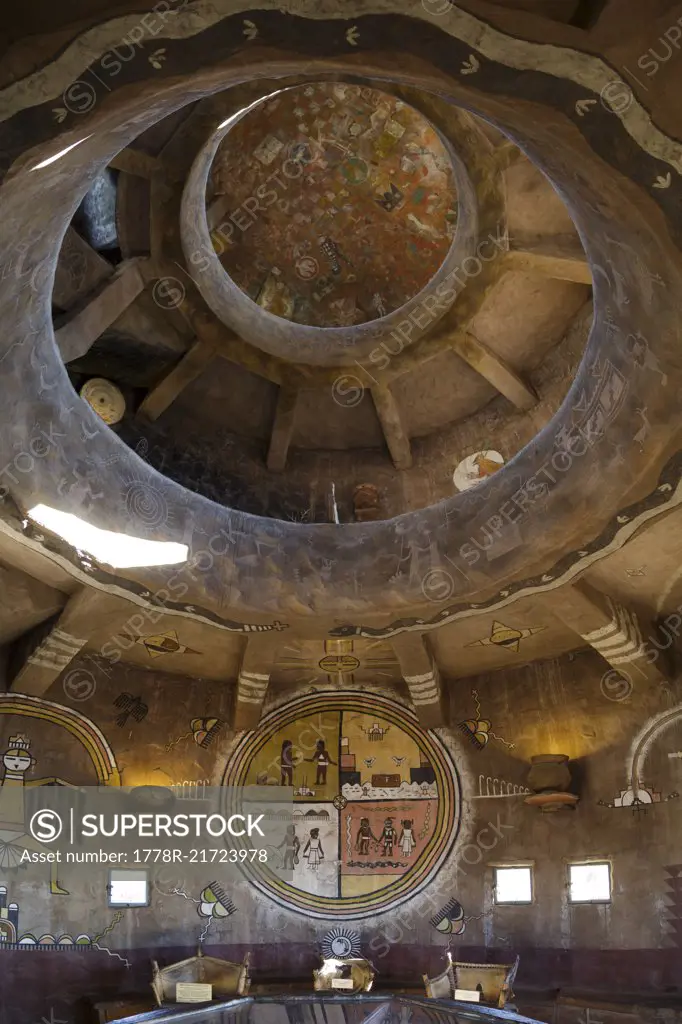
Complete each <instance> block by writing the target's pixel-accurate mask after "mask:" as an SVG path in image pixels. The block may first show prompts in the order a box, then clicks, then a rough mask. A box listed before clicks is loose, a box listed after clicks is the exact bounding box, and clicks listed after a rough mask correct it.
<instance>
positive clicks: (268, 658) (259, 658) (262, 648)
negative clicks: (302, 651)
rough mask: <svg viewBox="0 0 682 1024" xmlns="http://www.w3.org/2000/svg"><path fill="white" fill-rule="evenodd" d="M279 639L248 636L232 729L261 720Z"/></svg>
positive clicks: (250, 725)
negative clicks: (272, 639) (271, 639)
mask: <svg viewBox="0 0 682 1024" xmlns="http://www.w3.org/2000/svg"><path fill="white" fill-rule="evenodd" d="M280 646H281V641H277V640H275V641H270V640H267V639H265V638H264V637H263V636H258V637H249V638H248V639H247V641H246V647H245V649H244V654H243V656H242V663H241V666H240V669H239V675H238V677H237V687H236V694H235V707H234V721H233V729H234V730H235V732H240V731H241V730H244V729H245V730H251V729H255V728H256V727H257V725H258V723H259V722H260V719H261V714H262V712H263V704H264V703H265V698H266V696H267V692H268V686H269V684H270V675H271V673H272V668H273V665H274V663H275V658H276V656H277V651H278V650H279V648H280Z"/></svg>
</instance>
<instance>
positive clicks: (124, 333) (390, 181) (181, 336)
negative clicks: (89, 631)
mask: <svg viewBox="0 0 682 1024" xmlns="http://www.w3.org/2000/svg"><path fill="white" fill-rule="evenodd" d="M385 88H386V91H381V90H377V89H374V88H371V87H369V85H368V84H366V83H364V82H360V83H357V84H351V83H348V82H331V81H327V82H320V81H313V82H310V81H308V80H305V79H298V80H296V81H295V84H294V85H293V86H291V87H290V88H285V89H282V88H281V83H280V82H279V81H278V80H271V81H261V82H256V83H251V84H249V85H248V86H247V85H242V86H238V87H235V88H233V89H230V90H227V91H225V92H220V93H217V94H215V95H214V96H212V97H210V98H207V99H204V100H203V101H201V102H200V103H197V104H194V105H193V107H192V109H191V112H190V113H189V114H188V112H187V110H185V111H183V112H182V113H178V114H173V115H170V116H169V117H167V118H165V119H164V120H162V121H161V122H159V123H158V124H157V125H155V126H154V128H152V129H150V130H149V131H147V132H145V133H144V134H142V135H141V136H140V137H139V138H138V139H137V140H136V142H135V145H134V147H129V148H128V149H127V150H126V151H125V153H124V154H122V155H120V156H119V157H118V158H117V159H116V161H115V162H114V164H113V165H112V166H111V167H109V168H108V169H107V171H106V177H107V190H106V193H107V197H108V198H107V203H106V204H104V203H99V205H98V201H97V196H98V195H100V194H102V189H101V188H100V189H99V191H98V189H97V187H95V188H93V190H92V191H91V195H90V197H89V201H88V202H87V203H84V204H83V205H82V208H81V211H80V214H79V219H78V221H77V222H74V225H73V226H72V228H71V229H69V231H68V232H67V235H66V237H65V239H64V244H63V248H62V253H61V256H60V260H59V263H58V266H57V271H56V276H55V284H54V290H53V309H54V315H55V329H56V332H57V341H58V345H59V347H60V350H61V352H62V357H63V358H64V360H65V362H66V363H67V367H68V371H69V375H70V377H71V380H72V383H73V385H74V387H75V388H76V390H78V391H79V392H80V391H81V389H82V388H83V387H84V386H87V387H88V388H90V389H92V387H94V386H95V385H89V381H91V380H92V378H97V382H96V387H97V388H98V389H101V387H102V385H101V383H100V382H99V381H100V379H101V378H104V379H105V380H108V381H110V382H111V383H112V384H113V385H115V386H116V387H117V388H119V389H120V391H121V393H122V395H123V399H124V403H125V412H124V414H123V416H122V417H121V418H120V420H119V421H118V422H116V423H114V424H112V425H111V426H112V429H113V430H114V431H115V432H116V433H117V434H118V435H119V437H121V439H122V440H124V441H125V442H126V443H127V444H128V445H129V446H130V447H131V448H133V449H134V450H135V451H136V452H137V453H138V454H139V455H141V456H142V457H143V458H144V459H145V460H146V461H147V462H148V463H149V464H150V465H151V466H152V467H154V468H155V469H158V470H159V471H160V472H161V473H163V474H164V475H166V476H168V477H170V478H171V479H173V480H176V481H177V482H178V483H181V484H183V485H184V486H185V487H187V488H189V489H190V490H192V491H194V492H197V493H199V494H202V495H204V496H205V497H207V498H210V499H212V500H213V501H215V502H217V503H219V504H221V505H225V506H228V507H230V508H237V509H241V510H243V511H247V512H251V513H255V514H258V515H263V516H268V517H272V518H275V519H283V520H287V521H304V522H329V521H330V519H333V518H334V517H335V516H338V517H339V520H340V521H341V522H347V521H352V520H359V521H366V520H367V519H369V518H375V519H377V518H378V519H381V518H390V517H392V516H394V515H397V514H400V513H402V512H406V511H410V510H413V509H418V508H424V507H426V506H428V505H432V504H434V503H435V502H437V501H440V500H441V499H443V498H447V497H449V496H451V495H453V494H454V493H456V492H457V490H458V489H459V485H458V484H457V483H456V479H460V478H462V473H466V474H468V475H467V486H470V485H471V484H472V483H473V484H474V485H475V484H476V482H477V480H478V479H484V478H485V476H486V475H489V474H490V473H491V472H494V471H495V469H494V468H492V467H499V466H502V465H504V464H505V463H506V462H508V461H509V460H510V459H511V458H512V457H513V456H514V455H515V454H516V453H517V452H519V451H520V450H521V449H522V448H523V447H524V445H526V444H528V443H529V442H530V441H531V440H532V439H533V437H535V436H536V434H537V433H538V431H539V430H540V429H541V428H542V427H543V426H544V425H545V424H546V423H547V422H548V421H549V420H550V419H551V417H552V415H553V414H554V413H555V412H556V410H557V409H558V407H559V406H560V404H561V402H562V401H563V399H564V397H565V395H566V392H567V390H568V388H569V386H570V383H571V381H572V379H573V376H574V373H575V370H576V368H577V366H578V364H579V361H580V358H581V356H582V353H583V350H584V346H585V344H586V340H587V336H588V333H589V329H590V326H591V323H592V306H591V290H590V283H591V275H590V271H589V268H588V266H587V261H586V257H585V253H584V251H583V249H582V246H581V244H580V240H579V238H578V235H577V232H576V230H575V227H574V225H573V222H572V220H571V217H570V215H569V213H568V211H567V209H566V207H565V206H564V204H563V203H562V201H561V199H560V197H559V196H558V194H557V193H556V192H555V191H554V189H553V188H552V186H551V184H550V183H549V181H548V180H547V179H546V178H545V177H544V176H543V174H542V173H541V172H540V171H539V170H538V169H537V168H535V167H534V166H533V164H532V163H531V162H530V161H529V160H528V159H527V158H526V157H525V156H524V155H523V154H522V153H521V152H520V151H519V150H518V149H517V148H516V146H514V145H513V144H511V143H510V142H509V141H508V140H507V139H506V138H505V136H504V135H502V134H501V133H500V132H499V131H497V130H496V129H494V128H493V127H491V126H490V125H489V124H487V123H486V122H484V121H483V120H481V119H479V118H476V117H474V116H473V115H471V114H469V113H467V112H465V111H463V110H461V109H460V108H457V107H455V106H453V105H451V104H447V103H444V102H443V101H442V100H439V99H438V98H436V97H433V96H429V95H427V94H426V93H424V92H420V91H419V90H416V89H411V88H407V87H401V88H398V87H395V86H386V87H385ZM388 90H390V92H389V91H388ZM222 128H225V132H224V133H223V134H224V137H223V138H222V140H221V141H220V142H219V143H216V148H215V155H213V154H210V155H209V158H208V165H207V168H208V169H207V172H206V181H205V183H204V184H203V185H202V189H201V191H200V192H199V193H198V198H197V205H196V208H195V214H196V219H197V220H201V219H202V218H203V217H205V219H206V225H207V228H208V229H209V230H210V232H211V235H210V238H209V235H208V232H207V235H206V238H207V241H208V242H209V244H210V243H211V242H212V245H213V250H212V251H213V254H214V259H215V257H216V256H217V257H218V259H219V260H220V262H218V260H217V259H216V260H215V262H216V266H217V267H218V270H219V272H220V274H222V275H223V276H224V277H225V280H226V281H227V282H229V285H230V287H231V288H232V289H233V292H230V293H229V297H228V301H227V308H228V310H229V308H230V307H231V304H232V303H233V302H234V299H235V298H236V297H239V296H241V297H242V298H243V300H244V302H245V303H246V315H247V318H248V316H249V312H248V310H249V309H252V310H253V311H254V316H255V313H256V312H257V313H258V315H259V316H260V317H266V318H268V317H269V320H263V321H262V322H259V323H258V324H256V330H255V332H252V333H255V338H254V337H253V336H248V337H247V336H246V335H240V333H239V330H237V329H236V328H235V327H234V325H232V324H230V323H229V322H228V320H227V319H221V316H220V313H219V311H216V308H215V306H214V305H211V303H210V302H209V300H208V298H207V297H206V295H205V293H204V282H203V280H201V279H202V278H203V277H205V276H206V275H204V274H203V273H202V274H199V275H198V279H197V280H194V281H193V280H192V278H191V277H190V271H191V272H192V273H194V271H193V270H192V263H193V259H192V257H193V256H194V253H193V252H192V250H191V249H190V250H189V257H188V253H187V249H186V247H185V243H184V236H183V235H182V230H183V228H182V224H183V219H182V203H183V202H184V200H183V193H186V192H187V190H188V188H189V183H190V181H191V178H192V174H193V165H196V163H197V161H198V160H199V156H198V155H197V154H201V153H202V152H203V151H204V150H205V148H206V146H207V139H208V141H209V144H210V140H211V139H212V138H215V137H216V135H217V133H218V132H220V130H221V129H222ZM209 172H210V173H209ZM112 187H113V188H114V191H115V200H116V202H115V221H114V222H113V223H112V214H111V201H110V200H111V190H112ZM86 210H88V211H90V212H89V214H88V215H87V216H86ZM88 216H89V218H90V221H91V223H90V227H88V223H87V220H88ZM98 221H99V222H100V223H98ZM86 229H87V230H86ZM112 230H113V235H114V236H115V238H114V241H115V245H113V246H112V243H111V238H112ZM79 232H80V233H79ZM84 235H85V236H87V238H88V239H89V242H87V241H86V240H85V237H84ZM100 235H101V236H102V237H106V238H107V239H109V241H108V247H107V248H101V249H96V248H95V247H94V244H93V239H94V238H96V237H99V236H100ZM462 239H464V240H465V242H463V241H462ZM458 246H459V249H458ZM457 252H459V253H461V254H462V255H458V256H454V257H453V254H455V253H457ZM203 258H204V257H203V256H202V257H201V259H202V260H203ZM444 267H446V268H448V269H447V271H446V272H447V274H448V275H449V277H448V280H449V281H450V282H452V281H453V280H456V281H457V284H458V286H459V287H457V288H451V289H450V294H449V299H448V301H447V302H445V303H441V302H440V300H439V299H438V294H440V293H439V292H437V291H436V288H437V287H440V286H437V285H435V284H434V282H437V280H438V277H434V275H442V274H443V273H444V269H443V268H444ZM150 275H151V276H150ZM146 283H147V284H148V287H146ZM220 287H224V283H223V284H222V285H220ZM455 293H456V294H455ZM434 296H436V297H435V298H434ZM434 303H435V312H434ZM273 314H274V315H273ZM391 317H393V319H391ZM254 323H255V321H254ZM278 324H279V325H284V326H285V327H286V329H287V330H290V331H291V332H293V333H292V334H291V338H292V339H293V340H292V343H291V345H290V347H289V351H288V354H285V353H282V354H280V355H277V354H276V353H275V352H273V351H271V350H267V349H265V347H264V348H261V347H260V346H259V344H258V338H259V337H262V338H265V339H267V334H268V330H269V328H270V327H272V326H273V325H275V326H276V325H278ZM367 328H370V329H371V331H372V332H373V334H372V336H370V337H369V342H370V344H371V345H372V346H373V347H372V348H371V349H369V351H368V355H367V356H365V357H363V358H358V359H357V360H353V359H352V358H351V357H349V359H348V361H346V362H345V363H344V361H343V359H341V362H342V363H343V365H339V366H335V365H334V364H333V362H332V363H331V364H329V363H327V364H325V365H316V364H314V363H313V362H312V360H311V361H308V360H307V358H306V354H305V352H304V351H303V349H301V351H300V352H298V355H297V354H296V353H297V341H296V339H297V337H298V335H297V334H296V332H306V331H313V332H317V333H316V334H315V337H314V339H313V342H312V343H310V342H306V343H305V344H307V345H308V352H310V351H311V350H312V349H314V348H315V347H316V346H317V347H322V348H324V346H325V343H326V339H327V338H329V337H331V338H332V340H331V341H330V345H331V346H334V345H335V346H336V349H335V350H336V351H339V352H341V353H343V349H344V345H345V344H346V343H347V342H349V343H352V342H353V338H354V332H356V331H358V332H359V331H362V330H365V329H367ZM339 330H341V331H342V332H345V333H344V337H343V339H342V341H341V342H340V341H339V339H338V332H339ZM82 334H85V335H86V336H87V337H86V341H85V342H81V341H80V340H79V347H78V349H77V350H75V349H74V348H72V347H70V346H71V342H70V340H69V339H70V338H71V337H76V336H77V335H78V336H81V335H82ZM334 336H337V337H336V340H334ZM377 356H378V358H377ZM333 358H336V357H333ZM112 400H113V399H112ZM458 467H460V470H459V471H458V475H457V476H456V479H455V471H456V470H458ZM472 467H473V468H472ZM284 470H286V472H283V471H284ZM472 474H473V476H472ZM363 487H369V488H370V490H371V493H372V494H373V495H374V496H375V497H374V498H373V503H372V508H371V509H370V508H368V507H366V503H365V507H361V504H358V501H357V500H356V498H357V493H356V492H358V488H360V489H362V488H363ZM358 493H359V492H358ZM362 493H363V494H364V493H369V492H362ZM362 500H363V501H364V497H363V499H362Z"/></svg>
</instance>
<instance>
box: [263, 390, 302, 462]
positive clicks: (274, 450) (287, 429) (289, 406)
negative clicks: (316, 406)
mask: <svg viewBox="0 0 682 1024" xmlns="http://www.w3.org/2000/svg"><path fill="white" fill-rule="evenodd" d="M298 394H299V393H298V391H296V390H295V389H293V388H287V387H281V388H280V389H279V394H278V396H277V409H276V410H275V420H274V423H273V425H272V434H271V437H270V448H269V450H268V458H267V466H268V469H271V470H273V471H274V472H276V473H281V472H282V471H283V470H284V468H285V466H286V464H287V455H288V454H289V445H290V444H291V439H292V437H293V436H294V428H295V426H296V405H297V403H298Z"/></svg>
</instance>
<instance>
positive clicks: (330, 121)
mask: <svg viewBox="0 0 682 1024" xmlns="http://www.w3.org/2000/svg"><path fill="white" fill-rule="evenodd" d="M212 185H213V189H214V193H215V195H216V196H222V197H224V198H222V199H219V200H218V202H219V203H220V204H221V209H222V207H223V205H224V204H225V203H226V202H227V201H228V200H229V203H228V205H227V206H226V208H225V212H224V214H223V215H222V217H221V218H220V220H219V225H218V228H217V230H215V231H214V245H216V248H217V251H218V252H219V254H220V255H221V261H222V263H223V266H224V267H225V269H226V270H227V272H228V273H229V274H230V276H231V277H232V278H233V279H234V281H235V282H236V283H237V284H238V285H239V287H240V288H241V289H242V290H243V291H245V292H246V293H247V294H248V295H250V296H251V298H253V299H254V301H255V302H257V303H258V304H259V305H261V306H263V307H264V308H265V309H267V310H268V311H269V312H271V313H274V314H275V315H277V316H281V317H285V318H286V319H289V320H293V321H295V322H297V323H303V324H310V325H314V326H317V327H345V326H351V325H353V324H361V323H366V322H367V321H369V320H374V319H376V318H377V317H382V316H386V315H387V314H389V313H391V312H393V311H394V310H395V309H398V308H399V307H400V306H402V305H404V304H405V302H407V301H408V300H409V299H410V298H412V297H413V296H414V295H416V294H418V293H419V292H420V291H421V290H422V288H423V287H424V286H425V285H426V284H427V283H428V281H429V280H430V278H431V277H432V276H433V275H434V274H435V272H436V271H437V270H438V268H439V266H440V265H441V263H442V262H443V260H444V259H445V256H446V255H447V252H448V249H449V248H450V245H451V243H452V239H453V237H454V233H455V224H456V219H457V215H456V208H457V196H456V190H455V185H454V175H453V171H452V165H451V163H450V159H449V156H448V153H447V150H446V148H445V145H444V143H443V141H442V140H441V138H440V137H439V135H438V134H437V132H436V131H435V130H434V128H433V127H432V126H431V125H430V124H429V123H428V122H427V121H426V120H425V119H424V118H423V117H422V115H421V114H419V113H418V112H417V111H416V110H414V109H413V108H412V107H409V106H408V105H407V104H405V103H403V102H402V101H401V100H399V99H397V98H396V97H394V96H389V95H387V94H386V93H382V92H379V91H378V90H376V89H370V88H367V87H364V86H363V87H361V86H359V85H348V84H345V83H315V84H311V85H305V86H300V87H297V88H294V89H288V90H286V91H284V92H281V93H280V94H279V95H276V96H272V97H271V98H270V99H268V100H267V101H266V102H264V103H262V104H261V105H260V106H259V107H257V108H256V109H254V110H252V111H250V112H249V113H248V114H246V116H245V117H243V118H242V119H241V120H240V121H239V122H238V123H237V124H236V125H235V127H234V128H232V129H231V130H230V131H229V133H228V134H227V136H226V137H225V140H224V141H223V143H222V145H221V147H220V149H219V150H218V152H217V154H216V157H215V160H214V164H213V169H212Z"/></svg>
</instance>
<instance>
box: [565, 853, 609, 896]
mask: <svg viewBox="0 0 682 1024" xmlns="http://www.w3.org/2000/svg"><path fill="white" fill-rule="evenodd" d="M568 881H569V899H570V901H571V903H609V902H610V900H611V865H610V864H609V863H607V862H606V861H604V862H602V863H601V864H596V863H595V864H569V866H568Z"/></svg>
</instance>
